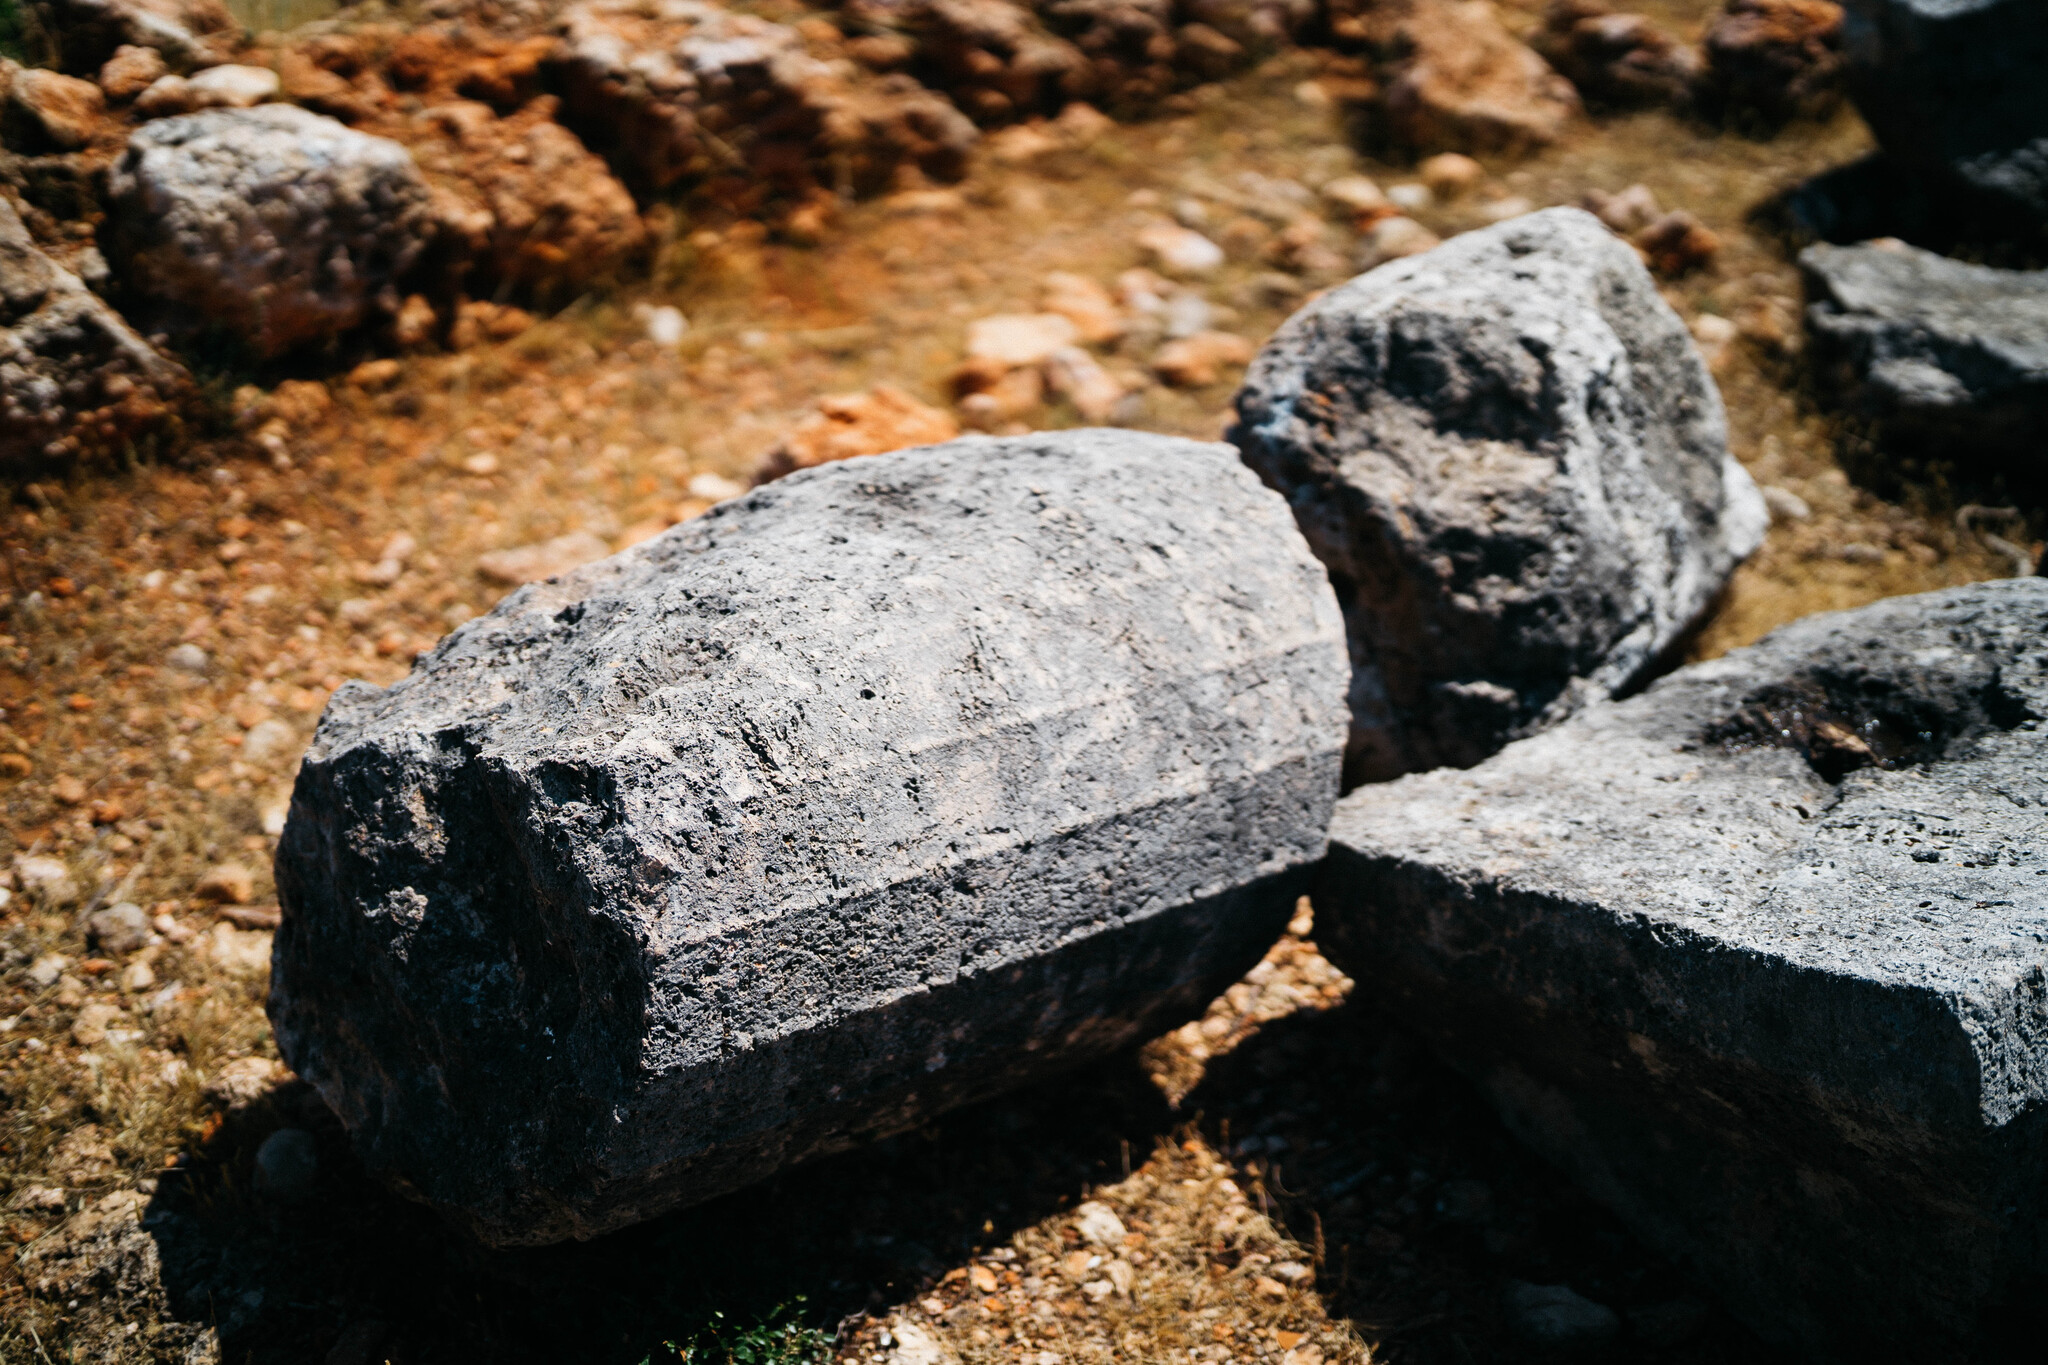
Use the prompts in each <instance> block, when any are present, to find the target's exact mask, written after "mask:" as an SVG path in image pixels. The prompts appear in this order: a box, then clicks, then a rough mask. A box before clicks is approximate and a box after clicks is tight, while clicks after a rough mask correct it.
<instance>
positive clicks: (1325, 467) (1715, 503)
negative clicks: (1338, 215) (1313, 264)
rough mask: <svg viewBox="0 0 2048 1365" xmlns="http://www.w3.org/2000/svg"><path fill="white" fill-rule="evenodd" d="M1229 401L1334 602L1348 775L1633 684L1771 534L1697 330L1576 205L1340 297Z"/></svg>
mask: <svg viewBox="0 0 2048 1365" xmlns="http://www.w3.org/2000/svg"><path fill="white" fill-rule="evenodd" d="M1237 411H1238V421H1237V425H1236V427H1235V428H1234V429H1233V430H1232V432H1231V434H1230V439H1231V440H1232V441H1233V442H1235V443H1236V444H1237V445H1238V446H1239V447H1240V448H1241V449H1242V450H1243V452H1244V458H1245V461H1246V462H1247V463H1248V464H1250V465H1251V466H1252V468H1254V469H1256V470H1258V471H1259V476H1260V477H1261V478H1263V479H1264V480H1265V481H1266V482H1267V483H1268V484H1269V485H1271V486H1272V487H1275V488H1278V489H1279V490H1280V491H1281V492H1282V493H1284V494H1286V495H1287V498H1288V500H1289V501H1290V502H1291V503H1292V504H1293V506H1294V510H1295V516H1296V518H1297V519H1298V520H1299V521H1300V523H1301V528H1302V530H1303V531H1304V532H1305V533H1306V534H1307V536H1308V539H1309V544H1310V545H1311V546H1312V547H1314V549H1315V552H1316V554H1317V555H1318V556H1319V557H1320V558H1321V559H1322V561H1323V562H1324V563H1325V564H1327V565H1328V566H1329V568H1330V576H1331V579H1332V580H1333V582H1334V583H1335V584H1336V587H1337V593H1338V597H1339V599H1340V600H1342V601H1343V603H1344V612H1345V619H1346V623H1347V625H1348V626H1349V628H1350V632H1351V651H1352V662H1353V666H1354V675H1353V684H1352V692H1351V723H1352V733H1351V741H1350V751H1349V753H1347V754H1346V756H1345V782H1346V783H1347V785H1348V784H1352V783H1357V782H1362V781H1373V780H1377V779H1381V778H1387V777H1393V776H1396V775H1397V774H1400V773H1404V772H1412V771H1415V770H1418V769H1424V768H1433V767H1437V766H1439V765H1442V764H1460V765H1462V764H1470V763H1476V762H1478V761H1479V760H1480V759H1482V758H1484V757H1486V755H1488V754H1490V753H1492V752H1493V751H1494V750H1495V749H1498V748H1499V747H1500V746H1501V745H1502V744H1504V743H1506V742H1507V741H1508V740H1510V739H1513V738H1515V737H1517V736H1519V735H1522V734H1526V733H1528V732H1529V731H1530V730H1531V729H1532V728H1534V727H1537V726H1540V725H1543V724H1547V723H1549V722H1551V721H1554V720H1556V719H1559V718H1561V717H1562V716H1564V715H1566V714H1569V712H1570V711H1571V709H1572V708H1573V707H1575V706H1576V705H1578V704H1579V703H1581V702H1583V701H1585V700H1587V699H1589V698H1592V697H1598V696H1603V695H1605V694H1607V693H1608V692H1611V691H1613V690H1614V689H1616V688H1619V687H1622V686H1624V685H1626V684H1627V683H1629V682H1630V681H1631V680H1632V679H1634V678H1635V677H1637V676H1638V675H1640V674H1641V672H1642V671H1643V669H1644V668H1645V667H1646V666H1648V665H1649V664H1651V663H1652V662H1653V661H1655V659H1656V658H1657V657H1658V655H1659V654H1660V653H1662V652H1663V651H1664V650H1665V649H1667V648H1668V647H1669V646H1670V645H1671V644H1672V643H1673V642H1674V641H1675V640H1677V639H1678V638H1679V636H1680V635H1681V634H1682V633H1683V632H1684V631H1685V629H1686V628H1687V627H1688V626H1689V625H1690V624H1691V623H1692V622H1693V621H1694V620H1696V619H1697V617H1698V616H1699V614H1700V613H1701V612H1702V611H1704V610H1705V609H1706V608H1707V606H1708V605H1709V604H1710V603H1711V602H1712V601H1713V599H1714V596H1715V594H1716V593H1718V592H1719V591H1720V590H1721V587H1722V585H1723V584H1724V583H1725V582H1726V581H1727V578H1728V574H1729V573H1730V571H1731V570H1733V569H1734V567H1735V565H1736V564H1738V563H1740V562H1741V561H1742V559H1743V557H1744V556H1746V555H1748V554H1749V553H1750V551H1752V550H1754V549H1755V548H1756V547H1757V545H1758V544H1759V543H1761V541H1762V539H1763V533H1764V527H1765V524H1766V520H1767V517H1766V513H1765V511H1764V505H1763V500H1762V497H1761V496H1760V495H1759V494H1758V493H1757V491H1756V486H1755V485H1754V484H1753V483H1751V482H1750V478H1749V475H1747V474H1746V473H1744V472H1743V470H1742V466H1740V465H1739V464H1737V463H1736V462H1735V460H1734V458H1733V457H1731V456H1730V455H1729V453H1728V424H1727V418H1726V416H1725V414H1724V412H1723V410H1722V407H1721V396H1720V393H1719V391H1718V390H1716V389H1715V387H1714V381H1713V379H1712V377H1711V376H1710V375H1709V374H1708V373H1707V367H1706V363H1705V362H1704V361H1703V360H1702V359H1701V358H1700V354H1699V350H1698V348H1697V347H1696V346H1694V344H1693V341H1692V337H1691V335H1690V334H1689V333H1688V332H1687V331H1686V328H1685V324H1684V323H1683V322H1682V321H1680V320H1679V318H1678V315H1677V314H1676V313H1674V312H1672V311H1671V309H1670V308H1669V307H1668V306H1667V305H1666V304H1665V303H1664V301H1663V299H1662V298H1661V297H1659V295H1658V293H1657V286H1656V282H1655V281H1653V280H1652V279H1651V278H1650V275H1649V272H1648V271H1646V270H1645V269H1644V268H1643V265H1642V262H1641V261H1640V260H1638V259H1637V257H1636V254H1635V252H1634V250H1633V249H1632V248H1630V247H1629V246H1628V244H1627V243H1625V242H1622V241H1619V240H1618V239H1616V238H1615V236H1614V235H1613V234H1612V233H1610V232H1609V231H1607V229H1606V228H1604V227H1602V226H1601V225H1600V223H1599V221H1598V220H1597V219H1595V218H1594V217H1593V216H1592V215H1591V214H1587V213H1582V212H1580V211H1579V210H1577V209H1550V210H1546V211H1545V212H1542V213H1532V214H1529V215H1527V216H1525V217H1522V218H1517V219H1513V220H1511V221H1509V222H1506V223H1502V224H1500V225H1499V226H1497V227H1492V228H1486V229H1483V230H1481V231H1478V232H1468V233H1466V234H1464V235H1463V236H1460V237H1458V238H1456V239H1454V240H1452V241H1451V242H1449V243H1446V244H1445V245H1443V246H1440V247H1438V248H1436V249H1435V250H1433V251H1429V252H1425V253H1424V254H1422V255H1419V256H1412V257H1409V258H1408V259H1406V260H1401V261H1397V262H1393V263H1391V264H1388V265H1383V266H1381V267H1380V268H1379V269H1377V270H1375V271H1373V272H1372V273H1370V274H1368V275H1362V276H1360V277H1359V278H1358V279H1355V280H1353V281H1351V282H1350V283H1349V284H1346V285H1344V286H1342V287H1341V288H1338V289H1333V290H1331V291H1330V292H1329V293H1327V294H1325V295H1323V296H1322V297H1321V298H1320V299H1318V300H1316V301H1315V302H1314V303H1312V304H1310V305H1309V306H1308V307H1306V308H1304V309H1302V310H1301V311H1300V312H1299V313H1296V314H1295V315H1294V316H1293V317H1292V318H1290V319H1288V321H1287V323H1286V324H1285V325H1284V326H1283V327H1281V329H1280V330H1279V331H1278V332H1277V333H1275V334H1274V336H1273V339H1272V340H1271V341H1270V342H1268V343H1267V344H1266V347H1265V349H1264V350H1263V351H1261V352H1260V354H1259V356H1258V359H1257V360H1255V361H1254V362H1253V363H1252V367H1251V370H1250V371H1249V372H1248V373H1247V374H1246V376H1245V382H1244V388H1243V390H1242V391H1241V392H1240V393H1239V394H1238V399H1237Z"/></svg>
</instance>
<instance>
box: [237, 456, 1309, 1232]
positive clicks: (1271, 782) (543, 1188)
mask: <svg viewBox="0 0 2048 1365" xmlns="http://www.w3.org/2000/svg"><path fill="white" fill-rule="evenodd" d="M1341 631H1342V625H1341V619H1340V617H1339V615H1338V611H1337V605H1336V602H1335V601H1334V599H1333V598H1332V597H1331V595H1330V592H1329V588H1328V585H1327V582H1326V580H1325V578H1324V575H1323V572H1322V569H1321V566H1320V565H1318V564H1317V563H1316V562H1315V560H1314V558H1313V557H1312V556H1311V555H1310V554H1309V552H1308V549H1307V547H1306V546H1305V545H1303V544H1302V542H1301V539H1300V537H1299V536H1298V535H1297V534H1296V533H1295V532H1294V530H1293V528H1292V526H1291V525H1290V523H1289V519H1288V516H1287V509H1286V507H1285V505H1284V504H1282V503H1281V501H1280V500H1279V499H1278V498H1276V497H1274V496H1273V495H1272V494H1270V493H1269V492H1267V491H1266V490H1264V489H1262V488H1260V487H1259V486H1258V484H1257V481H1256V480H1255V479H1253V478H1252V477H1251V475H1250V474H1249V473H1248V472H1247V471H1246V470H1244V469H1243V467H1242V466H1241V465H1240V464H1239V463H1238V461H1237V460H1236V458H1235V455H1234V453H1233V452H1232V451H1230V450H1229V448H1228V447H1225V446H1220V445H1203V444H1196V443H1193V442H1188V441H1181V440H1175V439H1170V438H1166V437H1157V436H1144V435H1138V434H1134V433H1125V432H1106V431H1093V432H1063V433H1057V434H1046V435H1042V436H1035V437H1020V438H1017V439H1015V440H1008V441H989V440H969V441H960V442H956V443H953V444H950V445H944V446H936V447H928V448H925V449H922V450H916V451H905V452H898V453H896V454H892V455H881V456H875V457H872V458H869V459H862V460H849V461H842V462H837V463H832V464H827V465H823V466H821V467H819V468H816V469H811V470H802V471H799V472H797V473H796V474H793V475H791V476H790V477H789V478H787V479H783V480H781V481H778V482H776V483H773V484H769V485H766V486H764V487H762V488H759V489H756V490H755V491H753V492H752V493H749V494H747V495H746V496H744V497H741V498H737V499H734V500H733V501H730V502H727V503H724V504H721V505H720V506H719V507H717V508H715V509H713V510H712V511H711V512H710V513H708V514H706V515H705V516H703V517H700V518H697V519H695V520H693V521H689V522H686V523H684V524H683V525H682V526H680V527H678V528H676V529H674V530H672V531H670V532H669V533H667V534H666V535H664V536H661V537H658V538H656V539H654V540H651V541H647V542H643V543H642V544H640V545H638V546H636V547H634V548H633V549H631V550H628V551H626V552H625V553H623V554H621V555H618V556H615V557H614V558H612V559H609V560H605V561H603V562H602V563H599V564H594V565H591V566H589V567H587V568H584V569H580V570H578V571H576V572H575V573H572V574H569V575H567V576H565V577H563V578H560V579H555V580H551V581H549V582H547V583H542V584H535V585H532V586H529V587H527V588H524V589H522V590H520V591H519V592H517V593H515V594H513V595H512V596H511V597H509V598H507V599H506V601H505V602H504V603H503V604H501V605H500V606H499V608H498V609H497V610H496V611H494V612H493V613H491V614H490V615H489V616H486V617H482V618H480V619H478V620H476V621H472V622H470V623H468V624H467V625H465V626H463V627H462V628H461V629H459V630H458V631H456V632H455V634H453V635H451V636H450V637H449V638H448V639H447V640H446V641H444V642H443V643H442V644H441V646H440V647H438V648H437V649H436V650H435V651H434V652H433V653H432V654H431V655H429V656H427V657H426V658H425V659H424V660H423V661H422V662H421V663H420V665H419V666H418V667H417V668H416V669H415V671H414V673H413V674H412V675H411V676H410V677H408V678H407V679H405V680H403V681H401V682H399V683H397V684H396V685H394V686H393V687H391V688H390V689H388V690H385V691H382V692H380V691H377V690H375V689H370V688H366V687H361V686H355V687H349V688H344V689H343V690H342V691H341V692H339V693H337V694H336V696H335V699H334V701H333V702H332V703H331V704H330V707H329V710H328V712H327V715H326V716H325V717H324V719H323V721H322V723H321V727H320V730H319V733H318V735H317V736H316V738H315V740H314V743H313V746H312V748H311V750H310V751H309V752H308V755H307V757H306V760H305V764H304V766H303V767H302V768H301V769H300V773H299V778H298V785H297V789H296V791H295V793H294V795H293V801H292V809H291V816H290V819H289V821H288V823H287V826H286V829H285V832H284V835H283V839H282V842H281V845H280V851H279V854H278V859H277V878H278V893H279V897H280V900H281V902H282V904H283V907H284V922H283V926H282V928H281V929H280V930H279V931H278V937H277V949H276V959H275V964H274V967H273V975H272V987H271V991H272V993H271V1006H270V1010H271V1019H272V1021H273V1024H274V1026H275V1028H276V1031H277V1036H278V1040H279V1045H280V1048H281V1050H282V1052H283V1054H284V1056H285V1057H286V1058H287V1059H288V1060H289V1062H290V1064H291V1065H292V1066H293V1067H294V1069H296V1070H297V1071H298V1072H299V1074H301V1075H302V1076H304V1077H306V1078H307V1079H309V1080H311V1081H312V1082H313V1083H314V1084H315V1085H316V1086H318V1087H319V1089H320V1091H321V1094H322V1095H323V1096H324V1097H325V1099H326V1100H327V1102H328V1103H329V1104H330V1105H331V1106H332V1107H333V1108H334V1110H335V1112H336V1113H338V1114H339V1115H340V1116H341V1117H342V1119H343V1121H344V1122H345V1123H346V1124H347V1125H348V1126H349V1128H350V1129H351V1130H352V1133H353V1135H354V1139H355V1142H356V1145H357V1148H358V1150H359V1151H360V1152H361V1154H362V1156H363V1159H364V1160H365V1162H366V1163H367V1164H368V1165H369V1166H370V1167H371V1168H372V1169H375V1170H379V1171H382V1172H385V1173H387V1174H388V1175H389V1176H390V1177H392V1178H393V1179H394V1180H396V1181H398V1182H400V1184H401V1185H402V1187H403V1188H405V1189H407V1190H409V1191H410V1192H412V1193H413V1194H415V1195H417V1196H418V1197H420V1198H422V1199H424V1200H426V1201H427V1202H429V1203H431V1204H434V1205H436V1206H438V1207H440V1208H442V1209H444V1210H446V1211H448V1212H449V1213H450V1214H452V1215H454V1216H455V1217H457V1218H458V1219H459V1220H461V1221H462V1222H464V1223H465V1224H466V1225H467V1226H469V1227H470V1228H472V1229H474V1230H475V1232H476V1233H477V1234H478V1235H479V1236H481V1237H483V1238H485V1239H486V1240H489V1241H492V1242H497V1243H538V1242H546V1241H550V1240H554V1239H559V1238H563V1237H568V1236H589V1235H592V1234H595V1233H598V1232H602V1231H604V1230H605V1229H608V1228H613V1227H618V1226H620V1225H622V1224H625V1223H628V1222H631V1221H633V1220H635V1219H639V1218H644V1217H648V1216H651V1215H653V1214H655V1213H658V1212H660V1211H661V1210H663V1209H665V1208H668V1207H672V1206H675V1205H678V1204H685V1203H690V1202H694V1201H697V1200H701V1199H705V1198H708V1197H710V1196H712V1195H715V1194H718V1193H720V1192H722V1191H724V1190H728V1189H731V1188H734V1187H735V1186H738V1185H740V1184H742V1183H744V1182H746V1181H748V1180H751V1179H754V1178H756V1177H758V1176H761V1175H763V1174H765V1173H767V1172H768V1171H770V1170H773V1169H775V1168H776V1167H778V1166H780V1165H783V1164H785V1163H787V1162H790V1161H794V1160H798V1159H800V1158H803V1157H806V1156H809V1155H812V1154H815V1153H820V1152H825V1151H830V1150H834V1149H837V1148H840V1147H844V1146H846V1145H848V1144H850V1143H852V1142H854V1141H856V1140H857V1139H858V1138H859V1137H860V1136H862V1135H863V1134H867V1133H875V1132H885V1131H892V1130H900V1129H902V1128H905V1127H908V1126H911V1125H914V1124H916V1123H917V1122H919V1121H921V1118H922V1117H923V1116H924V1115H927V1114H930V1113H932V1112H933V1111H934V1110H935V1109H937V1108H940V1107H943V1106H946V1105H950V1104H954V1103H958V1102H961V1101H964V1100H967V1099H970V1098H974V1097H977V1096H981V1095H986V1094H989V1093H992V1092H993V1091H995V1090H997V1089H1000V1088H1002V1087H1004V1086H1006V1085H1008V1084H1011V1083H1012V1082H1014V1081H1016V1080H1018V1079H1020V1078H1022V1077H1024V1076H1027V1075H1030V1074H1034V1073H1043V1072H1044V1071H1045V1070H1046V1069H1048V1068H1052V1067H1057V1066H1061V1065H1065V1064H1068V1063H1071V1062H1074V1061H1077V1060H1080V1059H1082V1058H1084V1057H1087V1056H1090V1055H1094V1054H1097V1053H1100V1052H1102V1051H1105V1050H1108V1049H1111V1048H1114V1047H1117V1046H1120V1045H1123V1044H1126V1043H1129V1042H1132V1041H1134V1040H1136V1039H1139V1038H1142V1037H1146V1036H1149V1035H1150V1034H1151V1033H1153V1032H1156V1031H1158V1030H1159V1029H1161V1028H1163V1027H1168V1026H1170V1025H1171V1024H1172V1023H1174V1022H1175V1021H1176V1020H1179V1019H1182V1018H1186V1017H1189V1016H1191V1015H1192V1014H1193V1013H1194V1012H1196V1011H1197V1010H1199V1009H1200V1008H1201V1006H1202V1004H1203V1002H1205V1001H1206V1000H1208V999H1209V998H1211V995H1212V994H1213V992H1214V991H1216V990H1217V989H1218V988H1219V987H1220V986H1222V985H1224V984H1227V983H1228V982H1229V981H1230V980H1231V979H1233V977H1234V976H1235V975H1236V974H1237V973H1239V972H1241V971H1243V970H1244V969H1246V968H1247V967H1249V965H1250V964H1251V963H1253V962H1255V961H1256V960H1257V959H1258V957H1259V955H1260V953H1261V952H1263V951H1264V949H1265V948H1266V947H1267V946H1268V945H1269V944H1270V943H1271V941H1272V938H1273V937H1274V935H1275V934H1276V933H1277V932H1278V931H1279V929H1280V927H1281V926H1282V925H1283V924H1284V923H1285V922H1286V920H1287V918H1288V916H1289V914H1290V913H1291V911H1292V906H1293V904H1294V899H1295V897H1296V895H1297V894H1298V892H1299V891H1300V889H1301V886H1302V885H1303V883H1304V882H1305V880H1306V875H1307V873H1308V870H1309V868H1310V866H1311V865H1312V864H1313V863H1314V862H1315V861H1316V860H1317V859H1319V858H1320V857H1321V854H1322V848H1323V831H1324V828H1325V824H1326V821H1327V819H1328V814H1329V810H1330V806H1331V803H1332V801H1333V800H1334V798H1335V794H1336V784H1337V765H1338V748H1337V746H1338V744H1339V742H1340V740H1341V736H1342V733H1343V690H1344V683H1345V675H1346V668H1345V661H1344V651H1343V644H1342V640H1341Z"/></svg>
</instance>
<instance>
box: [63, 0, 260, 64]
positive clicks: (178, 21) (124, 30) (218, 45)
mask: <svg viewBox="0 0 2048 1365" xmlns="http://www.w3.org/2000/svg"><path fill="white" fill-rule="evenodd" d="M55 9H56V15H55V18H56V27H57V31H58V32H59V33H60V34H62V35H63V39H64V62H65V65H66V66H68V67H70V68H71V69H72V70H74V71H77V72H79V73H81V74H90V73H92V72H94V71H97V70H98V69H99V68H100V65H101V64H102V63H104V62H105V61H106V60H107V59H108V58H109V57H112V56H113V55H114V50H115V49H116V48H118V47H121V46H123V45H124V44H127V45H133V46H136V47H147V48H153V49H155V50H156V51H157V52H160V53H162V54H163V56H164V59H165V60H166V61H168V62H169V63H170V64H171V65H172V66H174V67H176V68H177V69H179V70H181V71H182V70H187V69H190V68H191V67H193V66H203V65H208V64H211V63H213V62H219V61H225V60H226V59H227V56H228V54H229V53H230V52H232V51H233V50H234V47H235V45H236V44H237V43H239V42H240V41H241V37H242V26H241V24H239V23H237V22H236V20H235V16H234V15H233V14H231V13H230V12H229V11H228V7H227V6H226V5H225V4H223V3H221V0H56V3H55Z"/></svg>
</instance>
